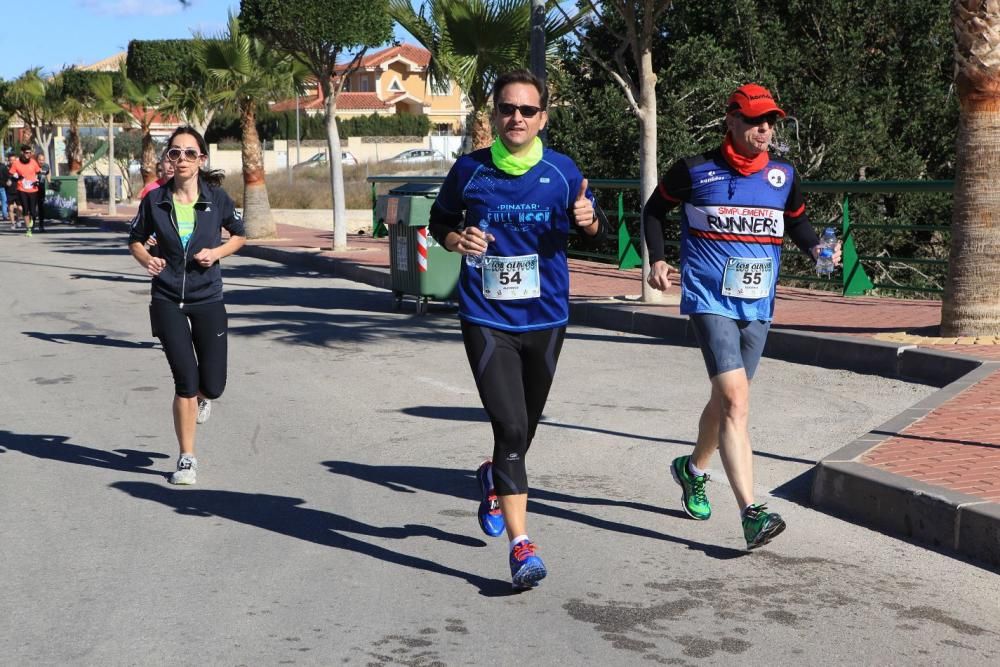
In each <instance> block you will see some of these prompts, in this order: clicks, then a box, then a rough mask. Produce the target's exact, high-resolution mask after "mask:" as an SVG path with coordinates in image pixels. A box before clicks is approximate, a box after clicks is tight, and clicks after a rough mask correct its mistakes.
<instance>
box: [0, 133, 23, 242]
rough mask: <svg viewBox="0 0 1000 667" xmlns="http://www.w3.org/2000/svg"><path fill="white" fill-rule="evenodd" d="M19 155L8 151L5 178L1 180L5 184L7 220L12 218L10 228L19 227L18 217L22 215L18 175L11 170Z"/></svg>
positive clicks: (0, 183) (1, 183)
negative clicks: (18, 192) (18, 193)
mask: <svg viewBox="0 0 1000 667" xmlns="http://www.w3.org/2000/svg"><path fill="white" fill-rule="evenodd" d="M16 159H17V156H16V155H14V152H13V151H11V152H10V153H7V162H6V163H5V164H4V168H5V169H4V179H3V181H2V182H0V185H2V186H3V190H4V196H5V197H6V200H7V216H6V218H7V220H10V228H11V229H17V219H18V218H19V217H20V215H21V205H20V202H19V200H18V195H17V177H16V176H14V174H13V173H12V172H11V169H13V167H14V160H16Z"/></svg>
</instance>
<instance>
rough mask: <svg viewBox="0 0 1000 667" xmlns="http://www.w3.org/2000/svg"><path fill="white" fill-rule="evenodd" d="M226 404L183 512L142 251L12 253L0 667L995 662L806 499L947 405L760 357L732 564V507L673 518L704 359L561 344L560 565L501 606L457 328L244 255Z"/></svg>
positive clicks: (948, 574)
mask: <svg viewBox="0 0 1000 667" xmlns="http://www.w3.org/2000/svg"><path fill="white" fill-rule="evenodd" d="M224 274H225V276H226V281H227V294H228V297H227V303H228V306H229V312H230V327H231V328H230V331H231V335H230V348H231V354H230V373H229V387H228V389H227V391H226V394H225V396H224V397H223V398H222V399H221V400H219V401H218V402H217V403H216V405H215V409H214V411H213V414H212V418H211V420H210V421H209V422H208V423H207V424H205V425H204V426H203V427H200V428H199V431H198V455H199V463H200V470H199V484H198V485H197V486H195V487H190V488H177V487H173V486H171V485H169V484H167V482H166V475H167V474H168V473H169V471H170V470H171V469H172V467H173V463H174V459H175V456H176V443H175V440H174V436H173V431H172V425H171V420H170V401H171V398H172V383H171V381H170V376H169V371H168V368H167V364H166V361H165V360H164V358H163V355H162V351H161V350H160V349H159V346H158V343H156V342H155V340H154V339H152V338H151V337H150V332H149V326H148V320H147V312H146V304H147V303H148V280H147V278H145V277H144V276H143V273H142V271H141V270H140V268H139V267H138V266H137V265H135V264H134V262H133V261H132V260H131V258H130V257H129V256H128V255H127V252H126V250H125V248H124V237H123V235H121V234H111V233H104V232H100V231H97V230H95V229H80V228H61V227H55V228H54V231H53V232H51V233H49V234H46V235H38V234H36V236H35V237H34V238H33V239H26V238H24V237H23V236H21V235H14V234H13V233H10V232H7V231H0V298H2V300H3V304H4V313H5V316H4V317H3V318H2V319H0V336H2V340H3V346H2V352H0V372H2V377H3V383H2V393H0V396H2V399H0V400H2V406H3V412H2V415H3V421H2V424H0V507H2V508H3V511H2V513H0V560H2V570H0V571H2V575H0V584H2V585H0V591H2V594H0V619H2V620H0V656H2V658H0V663H3V664H9V665H132V664H134V665H158V664H172V665H174V664H209V665H272V664H297V665H331V664H359V665H411V666H430V665H476V664H499V665H509V664H527V663H531V664H536V665H576V664H593V665H607V664H639V665H646V664H677V665H707V664H741V665H747V664H751V665H775V664H852V665H854V664H900V665H903V664H905V665H914V664H927V665H930V664H961V665H965V664H967V665H984V664H996V663H997V662H998V661H1000V634H998V633H1000V620H998V619H1000V615H998V611H1000V605H998V601H997V600H998V596H997V591H998V579H997V577H996V575H995V574H992V573H990V572H989V571H987V570H984V569H981V568H980V567H978V566H976V565H973V564H970V563H967V562H964V561H962V560H958V559H956V558H953V557H951V556H948V555H944V554H941V553H937V552H935V551H933V550H929V549H927V548H925V547H923V546H918V545H914V544H910V543H907V542H905V541H902V540H899V539H896V538H893V537H889V536H885V535H882V534H879V533H877V532H873V531H871V530H868V529H866V528H864V527H860V526H856V525H852V524H850V523H846V522H844V521H841V520H839V519H837V518H834V517H831V516H828V515H825V514H822V513H818V512H816V511H814V510H812V509H810V508H809V507H808V506H807V505H806V504H804V503H805V499H806V496H805V495H804V493H805V491H806V489H807V488H808V473H809V470H810V469H811V467H812V466H813V464H814V463H815V461H816V460H817V459H818V458H819V457H822V456H823V455H824V454H826V453H828V452H831V451H833V450H835V449H837V448H839V447H841V446H842V445H844V444H846V443H847V442H849V441H851V440H852V439H853V438H855V437H857V436H858V435H860V434H863V433H865V432H867V431H868V430H870V429H873V428H875V427H877V426H878V425H879V424H880V423H882V422H884V421H885V420H887V419H889V418H890V417H892V416H893V415H895V414H897V413H898V412H900V411H901V410H903V409H904V408H906V407H908V406H909V405H912V404H913V403H915V402H917V401H918V400H920V399H921V398H923V397H924V396H926V395H928V394H929V393H930V392H931V391H932V389H931V388H929V387H925V386H920V385H911V384H905V383H901V382H897V381H890V380H886V379H882V378H878V377H874V376H864V375H858V374H853V373H847V372H839V371H831V370H824V369H818V368H811V367H806V366H799V365H794V364H789V363H784V362H779V361H774V360H770V359H765V360H763V362H762V364H761V368H760V371H759V373H758V379H757V380H756V381H755V383H754V392H753V393H754V395H753V405H752V417H751V422H752V438H753V441H754V445H755V449H756V451H757V455H756V457H755V464H756V468H757V471H756V472H757V478H756V489H757V492H758V494H759V498H760V499H762V500H767V501H768V502H769V503H770V507H771V509H773V510H776V511H779V512H781V513H782V515H783V516H785V518H786V520H787V521H788V524H789V528H788V530H787V531H786V532H785V533H784V534H783V535H782V536H780V537H779V538H778V540H776V541H775V542H773V543H772V544H771V545H769V546H768V547H765V548H764V549H762V550H759V551H756V552H754V553H752V554H746V553H745V551H744V550H743V546H744V544H743V541H742V535H741V533H740V528H739V522H738V515H737V510H736V507H735V503H734V501H733V498H732V494H731V492H730V490H729V488H728V487H727V485H726V482H725V476H724V475H723V474H722V473H721V467H720V466H719V464H718V463H717V464H716V467H717V469H718V472H719V474H718V475H716V476H715V478H714V479H713V481H712V482H711V483H710V485H709V497H710V499H711V500H712V503H713V507H714V511H715V515H714V516H713V518H712V519H711V520H710V521H708V522H696V521H693V520H690V519H687V518H686V517H685V516H684V515H683V514H682V513H681V511H680V509H679V496H680V493H679V490H678V488H677V487H676V486H675V485H674V483H673V482H672V481H671V480H670V475H669V472H668V464H669V462H670V460H671V459H672V458H673V457H675V456H678V455H680V454H683V453H687V452H689V451H690V448H691V443H692V440H693V438H694V437H695V432H696V422H697V417H698V414H699V412H700V409H701V406H702V404H703V402H704V400H705V398H706V397H707V388H708V384H707V381H706V380H705V379H704V370H703V364H702V361H701V357H700V355H699V353H698V352H697V351H696V350H694V349H689V348H677V347H669V346H666V345H664V344H662V343H661V342H659V341H656V340H652V339H647V338H642V337H638V336H630V335H621V334H617V333H611V332H606V331H601V330H597V329H588V328H572V329H571V330H570V333H569V335H568V338H567V341H566V345H565V347H564V350H563V357H562V360H561V363H560V367H559V372H558V374H557V377H556V382H555V385H554V387H553V391H552V395H551V397H550V400H549V404H548V407H547V410H546V415H545V423H544V424H543V425H542V426H541V427H540V428H539V431H538V435H537V437H536V441H535V444H534V446H533V448H532V450H531V455H530V456H529V459H528V467H529V474H530V477H531V480H532V483H533V495H532V502H531V505H530V511H531V515H530V523H529V528H530V534H531V536H532V538H533V539H534V540H535V541H536V542H537V543H538V545H539V548H540V552H539V553H540V555H541V556H542V557H543V558H544V559H545V561H546V564H547V565H548V567H549V572H550V574H549V577H548V578H547V579H545V580H544V581H543V582H542V585H541V586H540V587H539V588H538V589H536V590H533V591H530V592H528V593H523V594H519V595H512V594H511V592H510V587H509V572H508V570H507V562H506V543H505V541H504V540H494V539H490V538H487V537H486V536H484V535H482V534H481V533H480V532H479V530H478V526H477V523H476V518H475V509H476V505H477V500H476V485H475V480H474V470H475V468H476V467H477V466H478V464H479V463H480V462H481V460H482V459H483V457H484V456H485V455H487V454H488V453H489V452H490V450H491V448H492V445H491V442H490V433H489V426H488V423H487V422H486V420H485V416H484V413H483V411H482V409H481V407H480V405H479V402H478V396H477V394H476V392H475V387H474V385H473V382H472V378H471V374H470V372H469V369H468V367H467V362H466V360H465V355H464V351H463V349H462V345H461V341H460V336H459V331H458V326H457V321H456V319H455V317H454V313H453V312H452V311H449V310H446V309H444V308H438V309H435V310H433V311H432V313H431V315H430V316H428V317H416V316H414V315H413V314H412V311H411V312H393V311H392V309H391V302H392V299H391V297H390V296H389V294H388V293H387V292H384V291H379V290H374V289H371V288H368V287H366V286H363V285H359V284H355V283H350V282H346V281H342V280H334V279H330V278H326V277H322V276H317V275H315V274H311V273H307V272H301V271H297V270H295V269H294V268H289V267H286V266H283V265H277V264H271V263H267V262H263V261H257V260H251V259H245V258H240V257H234V258H231V259H230V260H227V262H226V266H225V269H224Z"/></svg>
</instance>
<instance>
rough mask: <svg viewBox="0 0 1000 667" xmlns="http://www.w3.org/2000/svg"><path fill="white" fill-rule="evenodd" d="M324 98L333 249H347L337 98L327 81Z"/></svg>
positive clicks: (345, 208)
mask: <svg viewBox="0 0 1000 667" xmlns="http://www.w3.org/2000/svg"><path fill="white" fill-rule="evenodd" d="M323 94H324V95H325V97H324V99H325V100H326V146H327V150H328V151H329V152H328V153H327V156H328V157H329V160H328V162H329V163H330V191H331V192H332V193H333V249H334V250H335V251H337V250H347V207H346V206H345V205H344V164H343V160H341V156H340V132H339V131H338V130H337V100H336V99H335V98H334V95H333V89H332V86H331V85H330V83H329V82H328V81H326V82H324V83H323Z"/></svg>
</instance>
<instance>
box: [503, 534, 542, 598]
mask: <svg viewBox="0 0 1000 667" xmlns="http://www.w3.org/2000/svg"><path fill="white" fill-rule="evenodd" d="M546 574H548V571H546V569H545V563H543V562H542V559H541V558H539V557H538V556H536V555H535V544H534V543H533V542H532V541H531V540H521V541H520V542H518V543H517V544H515V545H514V548H513V549H511V550H510V578H511V581H512V582H513V584H514V588H515V589H518V590H525V589H528V588H534V587H535V586H536V585H537V584H538V582H539V581H541V580H542V579H544V578H545V575H546Z"/></svg>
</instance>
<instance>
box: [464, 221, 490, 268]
mask: <svg viewBox="0 0 1000 667" xmlns="http://www.w3.org/2000/svg"><path fill="white" fill-rule="evenodd" d="M476 226H477V227H479V230H480V231H481V232H482V233H483V234H486V230H488V229H489V228H490V223H488V222H487V221H486V220H480V221H479V224H478V225H476ZM485 256H486V251H485V250H484V251H482V252H481V253H479V254H478V255H466V256H465V263H466V264H468V265H469V266H471V267H472V268H474V269H478V268H481V267H482V266H483V257H485Z"/></svg>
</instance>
